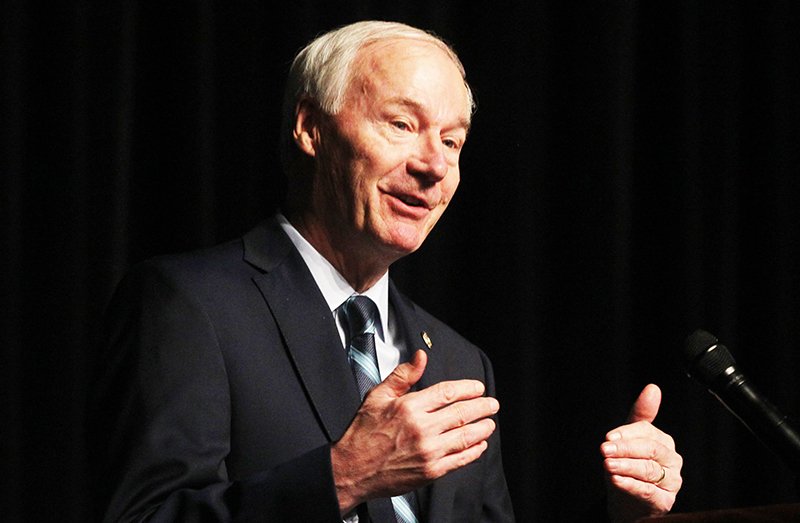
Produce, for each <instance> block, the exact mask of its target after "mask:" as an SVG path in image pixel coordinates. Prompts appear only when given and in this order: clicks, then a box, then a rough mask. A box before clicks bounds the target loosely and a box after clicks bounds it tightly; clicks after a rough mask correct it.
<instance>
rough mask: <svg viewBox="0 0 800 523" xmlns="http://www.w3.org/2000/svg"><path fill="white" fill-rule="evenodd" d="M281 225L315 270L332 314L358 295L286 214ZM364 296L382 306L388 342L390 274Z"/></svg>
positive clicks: (383, 327)
mask: <svg viewBox="0 0 800 523" xmlns="http://www.w3.org/2000/svg"><path fill="white" fill-rule="evenodd" d="M277 219H278V223H279V224H280V226H281V228H282V229H283V230H284V232H286V234H287V236H289V239H290V240H291V241H292V243H293V244H294V246H295V248H296V249H297V250H298V251H299V252H300V256H301V257H302V258H303V261H304V262H305V263H306V265H307V266H308V270H309V271H311V276H313V278H314V281H315V282H316V283H317V287H319V290H320V292H322V296H323V297H324V298H325V302H326V303H327V304H328V308H329V309H330V311H331V312H334V311H336V309H337V308H339V306H340V305H341V304H342V303H344V301H345V300H346V299H347V298H349V297H350V296H352V295H353V294H358V293H357V292H356V291H355V289H353V287H352V286H351V285H350V284H349V283H347V280H345V279H344V276H342V275H341V274H340V273H339V271H337V270H336V268H335V267H334V266H333V265H331V263H330V262H329V261H328V260H326V259H325V257H324V256H322V254H320V253H319V251H317V250H316V249H315V248H314V246H313V245H311V244H310V243H309V242H308V240H306V239H305V238H303V235H302V234H300V231H298V230H297V229H296V228H295V227H294V226H293V225H292V224H291V223H289V220H287V219H286V217H285V216H284V215H283V214H280V213H278V215H277ZM361 294H363V295H364V296H368V297H369V298H370V299H371V300H372V301H374V302H375V305H377V306H378V312H379V313H380V315H381V321H380V327H381V328H380V332H379V333H378V335H379V336H380V337H381V339H384V336H385V335H384V333H386V332H388V321H389V271H386V272H385V273H384V274H383V276H381V278H380V279H379V280H378V281H377V283H375V285H373V286H372V287H370V288H369V289H367V290H366V291H364V292H362V293H361Z"/></svg>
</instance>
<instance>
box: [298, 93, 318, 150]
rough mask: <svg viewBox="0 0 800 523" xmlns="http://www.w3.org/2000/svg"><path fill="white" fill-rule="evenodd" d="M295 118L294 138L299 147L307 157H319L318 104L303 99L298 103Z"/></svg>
mask: <svg viewBox="0 0 800 523" xmlns="http://www.w3.org/2000/svg"><path fill="white" fill-rule="evenodd" d="M294 113H295V116H294V131H293V132H292V136H293V137H294V142H295V143H296V144H297V147H299V148H300V150H301V151H303V152H304V153H306V154H307V155H309V156H311V157H314V156H316V155H317V147H318V146H319V143H318V139H317V138H318V136H319V125H320V121H321V119H320V116H321V114H320V110H319V107H318V106H317V104H315V103H314V102H313V101H312V100H310V99H308V98H303V99H302V100H300V101H299V102H297V107H296V108H295V111H294Z"/></svg>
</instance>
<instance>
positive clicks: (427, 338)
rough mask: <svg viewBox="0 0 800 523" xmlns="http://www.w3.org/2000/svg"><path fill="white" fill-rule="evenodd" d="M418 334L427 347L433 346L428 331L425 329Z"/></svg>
mask: <svg viewBox="0 0 800 523" xmlns="http://www.w3.org/2000/svg"><path fill="white" fill-rule="evenodd" d="M420 335H421V336H422V341H424V342H425V345H427V346H428V348H429V349H430V348H431V347H433V342H432V341H431V337H430V336H428V333H427V332H425V331H422V332H421V333H420Z"/></svg>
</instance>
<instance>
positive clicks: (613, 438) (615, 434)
mask: <svg viewBox="0 0 800 523" xmlns="http://www.w3.org/2000/svg"><path fill="white" fill-rule="evenodd" d="M621 437H622V434H620V433H619V432H612V433H611V434H609V435H608V436H607V437H606V439H607V440H608V441H617V440H618V439H620V438H621Z"/></svg>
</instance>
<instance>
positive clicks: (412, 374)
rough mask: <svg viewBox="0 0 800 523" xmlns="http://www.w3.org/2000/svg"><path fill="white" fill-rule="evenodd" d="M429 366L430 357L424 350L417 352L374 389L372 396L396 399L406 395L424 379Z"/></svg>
mask: <svg viewBox="0 0 800 523" xmlns="http://www.w3.org/2000/svg"><path fill="white" fill-rule="evenodd" d="M427 364H428V355H427V354H426V353H425V351H424V350H421V349H420V350H417V352H415V353H414V355H413V356H412V357H411V360H409V361H407V362H406V363H401V364H400V365H398V366H397V367H395V369H394V370H393V371H392V373H391V374H389V375H388V376H386V379H385V380H383V382H382V383H380V384H378V385H377V386H376V387H375V388H374V389H372V391H371V394H373V395H379V394H382V393H384V394H389V395H390V396H394V397H400V396H402V395H404V394H406V393H407V392H408V391H409V390H411V387H413V386H414V385H415V384H416V383H417V382H418V381H419V379H420V378H421V377H422V374H423V373H424V372H425V367H426V366H427Z"/></svg>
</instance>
